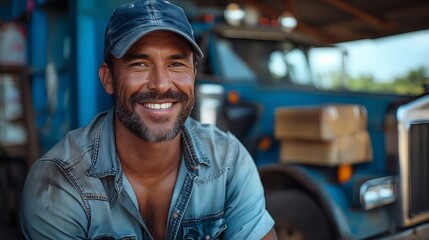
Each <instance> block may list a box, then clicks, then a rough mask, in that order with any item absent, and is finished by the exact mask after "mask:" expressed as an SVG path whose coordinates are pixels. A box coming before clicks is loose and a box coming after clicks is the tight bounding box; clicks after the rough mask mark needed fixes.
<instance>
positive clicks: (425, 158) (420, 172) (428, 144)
mask: <svg viewBox="0 0 429 240" xmlns="http://www.w3.org/2000/svg"><path fill="white" fill-rule="evenodd" d="M409 140H410V142H409V144H410V145H409V146H410V152H409V157H410V161H409V184H410V185H409V187H410V188H409V189H410V191H409V198H410V201H409V209H410V211H409V217H414V216H417V215H420V214H422V213H425V212H429V123H417V124H411V126H410V138H409Z"/></svg>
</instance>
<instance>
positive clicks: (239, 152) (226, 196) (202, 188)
mask: <svg viewBox="0 0 429 240" xmlns="http://www.w3.org/2000/svg"><path fill="white" fill-rule="evenodd" d="M113 116H114V112H113V110H110V111H109V112H106V113H101V114H99V115H98V116H97V117H95V118H94V120H92V122H91V123H90V124H89V125H88V126H87V127H85V128H80V129H77V130H73V131H71V132H70V133H68V134H67V135H66V136H65V138H64V139H63V140H61V141H60V142H59V143H57V144H56V145H55V146H54V147H53V148H52V149H51V150H50V151H49V152H48V153H46V154H45V155H44V156H42V157H41V158H40V159H39V160H38V161H37V162H36V163H35V164H34V165H33V166H32V167H31V169H30V171H29V173H28V175H27V179H26V183H25V186H24V192H23V200H22V206H21V227H22V230H23V233H24V235H25V237H26V238H27V239H62V240H64V239H152V237H151V235H150V233H149V231H148V229H147V227H146V225H145V222H144V219H143V218H142V217H141V215H140V214H139V210H138V205H137V203H136V196H135V194H134V192H133V190H132V188H131V185H130V184H129V182H128V181H127V180H126V178H125V177H124V175H123V173H122V170H121V163H120V160H119V158H118V156H117V154H116V148H115V138H114V127H113V122H114V121H113V119H114V117H113ZM181 134H182V145H183V151H182V152H183V155H182V162H181V166H180V168H179V173H178V176H177V179H176V184H175V186H174V191H173V196H172V200H171V203H170V209H169V214H168V220H167V221H168V223H167V229H166V239H218V238H222V239H240V240H242V239H261V238H262V237H263V236H265V235H266V234H267V233H268V231H269V230H270V229H271V228H272V227H273V225H274V221H273V219H272V218H271V216H270V215H269V214H268V212H267V211H266V210H265V200H264V193H263V188H262V184H261V181H260V178H259V175H258V171H257V168H256V166H255V164H254V162H253V160H252V158H251V156H250V155H249V153H248V152H247V151H246V149H245V148H244V147H243V146H242V145H241V144H240V142H239V141H238V140H237V139H236V138H235V137H234V136H232V135H231V134H229V133H224V132H221V131H219V130H218V129H217V128H215V127H214V126H206V125H202V124H200V123H198V122H196V121H194V120H192V119H191V118H189V119H188V120H187V121H186V123H185V126H184V128H183V130H182V132H181Z"/></svg>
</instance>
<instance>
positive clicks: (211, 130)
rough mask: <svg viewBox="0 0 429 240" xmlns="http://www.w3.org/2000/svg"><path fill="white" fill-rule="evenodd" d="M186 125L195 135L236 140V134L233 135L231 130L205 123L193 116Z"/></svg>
mask: <svg viewBox="0 0 429 240" xmlns="http://www.w3.org/2000/svg"><path fill="white" fill-rule="evenodd" d="M185 126H186V128H187V129H188V130H189V131H190V133H191V134H193V135H194V136H193V137H203V138H206V137H210V138H213V137H214V138H219V139H225V140H226V139H231V140H233V141H235V140H236V138H235V136H233V135H232V134H231V133H230V132H228V131H224V130H221V129H219V128H218V127H217V126H215V125H213V124H203V123H201V122H199V121H196V120H195V119H193V118H188V120H187V121H186V124H185Z"/></svg>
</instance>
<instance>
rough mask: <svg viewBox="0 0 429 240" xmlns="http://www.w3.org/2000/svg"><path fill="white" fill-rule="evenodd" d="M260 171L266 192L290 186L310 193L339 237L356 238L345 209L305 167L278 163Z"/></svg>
mask: <svg viewBox="0 0 429 240" xmlns="http://www.w3.org/2000/svg"><path fill="white" fill-rule="evenodd" d="M259 172H260V177H261V181H262V184H263V185H264V189H265V191H266V192H269V191H274V190H279V189H289V188H290V189H300V190H303V191H305V192H307V193H309V194H310V195H311V196H312V197H313V198H314V200H315V201H316V202H318V203H319V204H320V206H321V207H322V210H323V212H324V213H325V214H326V217H327V219H329V221H330V223H331V225H332V227H333V229H335V231H336V235H337V236H338V239H354V237H352V234H351V230H350V228H349V226H348V224H347V222H348V221H347V219H346V216H345V215H344V213H343V211H342V210H341V209H340V207H338V206H337V205H336V204H335V201H334V200H333V199H332V197H331V196H330V194H328V192H327V191H326V190H325V189H324V188H323V187H322V184H321V182H320V181H317V179H316V178H315V177H314V176H312V175H311V174H310V173H309V172H308V171H307V170H306V169H305V168H303V167H300V166H295V165H286V164H281V163H278V164H272V165H267V166H263V167H260V168H259Z"/></svg>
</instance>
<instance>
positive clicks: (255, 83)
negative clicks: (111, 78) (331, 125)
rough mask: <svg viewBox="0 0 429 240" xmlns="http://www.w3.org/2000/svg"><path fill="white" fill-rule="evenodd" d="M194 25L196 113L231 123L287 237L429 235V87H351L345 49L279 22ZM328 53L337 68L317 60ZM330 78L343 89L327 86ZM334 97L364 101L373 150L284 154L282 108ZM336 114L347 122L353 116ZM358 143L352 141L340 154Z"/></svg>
mask: <svg viewBox="0 0 429 240" xmlns="http://www.w3.org/2000/svg"><path fill="white" fill-rule="evenodd" d="M210 19H212V18H210ZM193 24H194V29H195V34H196V36H197V39H198V40H199V43H200V46H201V47H202V49H203V51H204V54H205V56H204V58H203V59H200V61H199V62H198V76H197V80H196V96H197V98H196V106H195V108H194V112H193V117H194V118H196V119H198V120H200V121H202V122H203V123H207V124H216V125H217V126H218V127H219V128H221V129H224V130H227V131H230V132H231V133H233V134H235V136H236V137H237V138H238V139H239V140H240V141H242V143H243V144H244V145H245V146H246V148H247V149H248V150H249V152H250V153H251V155H252V156H253V158H254V160H255V163H256V165H257V166H258V167H259V170H260V174H261V180H262V182H263V184H264V187H265V192H266V205H267V209H268V211H269V212H270V213H271V215H272V216H273V217H274V219H275V221H276V225H275V228H276V231H277V235H278V236H279V239H383V238H385V239H392V238H393V239H409V238H410V237H412V236H414V237H416V239H424V238H425V237H428V236H429V195H428V193H429V185H428V184H429V180H428V177H427V176H428V175H429V165H428V161H429V159H428V156H429V152H428V148H427V141H428V140H427V139H428V135H429V128H428V123H429V95H427V94H425V93H422V94H421V95H419V96H415V95H403V94H402V95H399V94H394V93H380V92H377V93H374V92H356V91H350V90H348V89H346V88H343V87H342V81H344V76H345V75H346V74H347V72H346V69H347V66H346V59H347V51H345V50H344V49H342V48H341V47H339V46H333V45H317V44H314V43H312V41H311V39H308V38H305V37H303V36H299V35H296V34H293V33H292V32H290V31H284V29H281V28H280V27H278V25H277V24H274V25H272V24H266V25H262V26H261V25H260V24H259V25H258V26H240V27H237V26H231V25H227V24H225V23H219V22H216V21H209V22H194V23H193ZM327 54H328V55H329V56H331V60H332V58H333V59H334V61H333V62H332V63H331V64H332V67H333V68H334V69H335V73H336V74H330V73H328V72H326V71H325V72H324V71H323V68H322V69H321V68H320V66H317V61H316V58H317V57H320V56H327ZM326 61H328V60H326ZM317 67H319V69H316V68H317ZM332 78H336V80H335V81H336V82H337V84H338V81H339V87H338V88H337V89H329V86H330V85H332V84H333V82H335V81H333V79H332ZM332 106H334V107H335V106H351V107H357V108H358V109H360V110H359V111H361V114H362V115H363V118H362V119H363V121H364V128H365V129H364V131H365V132H367V133H368V140H367V143H366V144H368V145H369V146H368V149H369V153H368V154H367V155H366V156H368V157H367V158H366V159H365V160H364V161H356V162H347V161H342V160H341V159H340V160H339V161H338V162H335V163H330V164H326V162H328V160H327V159H319V160H318V162H316V163H314V162H313V163H309V162H308V161H305V160H306V159H303V160H304V161H284V160H282V158H283V157H282V147H283V146H282V144H283V143H282V139H279V137H278V136H277V135H278V133H277V132H276V131H277V130H276V124H278V119H277V115H278V114H277V112H278V111H279V110H280V109H294V110H297V111H301V110H305V111H312V110H311V109H313V110H314V111H321V110H323V109H324V108H325V107H332ZM338 116H340V117H339V118H338V119H337V120H338V121H339V122H338V123H339V124H344V125H345V126H348V125H350V124H352V123H349V122H347V121H349V120H350V119H349V118H347V119H346V118H344V119H341V116H342V115H341V114H339V115H338ZM303 121H304V120H303ZM310 146H313V145H310ZM308 151H309V152H312V151H315V149H314V148H313V149H312V148H311V147H309V148H308ZM357 151H360V148H358V147H356V148H353V146H351V147H350V148H347V149H343V150H342V154H343V155H345V156H350V155H356V154H358V153H359V152H357ZM319 157H320V156H319ZM322 158H323V157H322Z"/></svg>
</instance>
